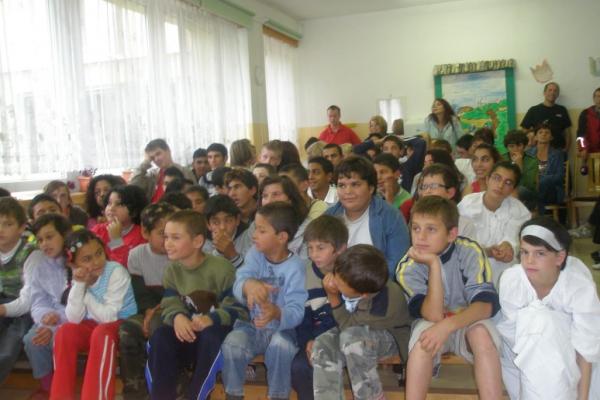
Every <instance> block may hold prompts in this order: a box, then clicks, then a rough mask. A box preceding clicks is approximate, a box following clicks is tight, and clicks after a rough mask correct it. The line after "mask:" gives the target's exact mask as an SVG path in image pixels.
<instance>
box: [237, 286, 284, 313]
mask: <svg viewBox="0 0 600 400" xmlns="http://www.w3.org/2000/svg"><path fill="white" fill-rule="evenodd" d="M275 290H277V289H276V288H274V287H273V286H271V285H269V284H267V283H264V282H261V281H257V280H256V279H248V280H247V281H246V282H245V283H244V288H243V290H242V291H243V293H244V295H245V296H246V302H247V303H248V309H250V310H252V308H254V305H255V304H262V303H266V302H268V301H269V294H270V293H271V292H274V291H275Z"/></svg>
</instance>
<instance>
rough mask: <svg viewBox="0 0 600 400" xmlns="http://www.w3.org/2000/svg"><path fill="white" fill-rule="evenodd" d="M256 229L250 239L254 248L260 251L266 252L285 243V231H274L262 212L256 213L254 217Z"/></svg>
mask: <svg viewBox="0 0 600 400" xmlns="http://www.w3.org/2000/svg"><path fill="white" fill-rule="evenodd" d="M254 224H255V226H256V229H255V230H254V233H253V234H252V241H253V242H254V245H255V246H256V249H257V250H258V251H260V252H262V253H268V252H270V251H271V250H273V249H275V248H277V247H279V246H280V245H281V244H284V245H285V244H286V243H287V234H286V233H285V232H279V233H277V232H275V228H273V225H271V223H270V222H269V220H268V219H266V218H265V217H264V216H263V215H262V214H259V213H257V214H256V217H255V218H254Z"/></svg>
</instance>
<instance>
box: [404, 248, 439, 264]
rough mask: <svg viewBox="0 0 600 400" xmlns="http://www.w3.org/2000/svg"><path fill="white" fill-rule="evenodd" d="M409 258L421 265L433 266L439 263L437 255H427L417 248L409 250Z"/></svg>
mask: <svg viewBox="0 0 600 400" xmlns="http://www.w3.org/2000/svg"><path fill="white" fill-rule="evenodd" d="M408 256H409V257H410V258H412V259H413V260H415V261H416V262H418V263H419V264H425V265H428V266H431V265H432V264H433V263H435V262H436V261H439V257H438V255H437V254H435V253H426V252H424V251H422V250H418V249H417V248H416V247H414V246H413V247H411V248H410V249H408Z"/></svg>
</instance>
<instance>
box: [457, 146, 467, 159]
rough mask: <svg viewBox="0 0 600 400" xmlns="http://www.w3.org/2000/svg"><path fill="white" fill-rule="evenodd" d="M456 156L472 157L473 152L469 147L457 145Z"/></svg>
mask: <svg viewBox="0 0 600 400" xmlns="http://www.w3.org/2000/svg"><path fill="white" fill-rule="evenodd" d="M456 158H471V154H470V153H469V150H468V149H463V148H462V147H459V146H456Z"/></svg>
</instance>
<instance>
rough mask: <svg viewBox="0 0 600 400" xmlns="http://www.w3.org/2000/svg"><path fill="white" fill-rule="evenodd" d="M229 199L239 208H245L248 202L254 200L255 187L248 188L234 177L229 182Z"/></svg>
mask: <svg viewBox="0 0 600 400" xmlns="http://www.w3.org/2000/svg"><path fill="white" fill-rule="evenodd" d="M227 194H228V195H229V197H231V200H233V202H234V203H235V205H236V206H238V208H239V209H242V208H245V207H246V206H247V205H248V204H251V202H252V201H253V200H254V196H255V195H256V188H252V189H250V188H249V187H248V186H246V185H244V184H243V183H242V182H241V181H239V180H237V179H234V180H232V181H231V182H229V185H228V193H227Z"/></svg>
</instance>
